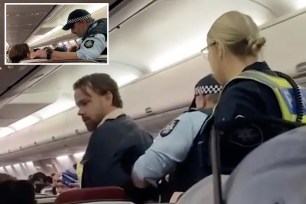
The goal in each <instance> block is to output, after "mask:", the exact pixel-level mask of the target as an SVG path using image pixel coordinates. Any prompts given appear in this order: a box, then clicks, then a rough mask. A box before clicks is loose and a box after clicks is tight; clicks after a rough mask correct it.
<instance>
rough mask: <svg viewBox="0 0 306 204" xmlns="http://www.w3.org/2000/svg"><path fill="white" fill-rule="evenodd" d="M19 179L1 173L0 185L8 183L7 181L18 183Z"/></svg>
mask: <svg viewBox="0 0 306 204" xmlns="http://www.w3.org/2000/svg"><path fill="white" fill-rule="evenodd" d="M16 180H17V179H16V178H15V177H13V176H11V175H9V174H3V173H0V183H3V182H6V181H16Z"/></svg>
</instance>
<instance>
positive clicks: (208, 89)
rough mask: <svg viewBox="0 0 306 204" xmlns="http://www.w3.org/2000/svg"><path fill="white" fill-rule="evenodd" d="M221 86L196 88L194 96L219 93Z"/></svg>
mask: <svg viewBox="0 0 306 204" xmlns="http://www.w3.org/2000/svg"><path fill="white" fill-rule="evenodd" d="M221 90H222V86H220V85H208V86H198V87H196V88H195V95H196V96H197V95H207V94H215V93H220V92H221Z"/></svg>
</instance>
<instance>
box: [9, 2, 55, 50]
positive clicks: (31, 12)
mask: <svg viewBox="0 0 306 204" xmlns="http://www.w3.org/2000/svg"><path fill="white" fill-rule="evenodd" d="M52 9H53V5H37V6H33V5H17V6H16V5H6V31H7V35H6V40H7V42H8V44H9V45H15V44H19V43H23V42H24V41H25V40H26V39H27V38H28V37H29V36H30V34H31V33H32V32H33V31H34V30H35V28H36V27H37V26H38V25H39V24H40V23H41V21H42V20H43V19H44V18H45V17H46V15H47V14H48V13H49V12H50V11H51V10H52Z"/></svg>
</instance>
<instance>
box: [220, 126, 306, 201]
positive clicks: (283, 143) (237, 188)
mask: <svg viewBox="0 0 306 204" xmlns="http://www.w3.org/2000/svg"><path fill="white" fill-rule="evenodd" d="M305 155H306V127H299V128H296V129H293V130H291V131H288V132H285V133H283V134H281V135H278V136H277V137H275V138H273V139H271V140H270V141H268V142H266V143H264V144H263V145H261V146H259V147H258V148H256V149H255V150H254V151H253V152H251V153H250V154H249V155H248V156H247V157H246V158H245V159H244V160H243V161H242V162H241V163H240V164H239V165H238V167H237V168H236V169H235V170H234V172H233V173H232V174H231V175H230V177H229V179H228V180H227V182H226V185H225V188H224V190H223V192H224V193H223V198H224V199H225V201H226V204H243V203H248V204H255V203H295V204H304V203H306V196H305V192H306V191H305V186H306V179H305V175H306V156H305Z"/></svg>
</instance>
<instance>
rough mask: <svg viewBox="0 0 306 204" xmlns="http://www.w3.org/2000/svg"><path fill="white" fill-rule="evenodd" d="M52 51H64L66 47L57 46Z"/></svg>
mask: <svg viewBox="0 0 306 204" xmlns="http://www.w3.org/2000/svg"><path fill="white" fill-rule="evenodd" d="M54 51H57V52H66V51H67V49H66V48H64V47H57V48H55V49H54Z"/></svg>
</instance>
